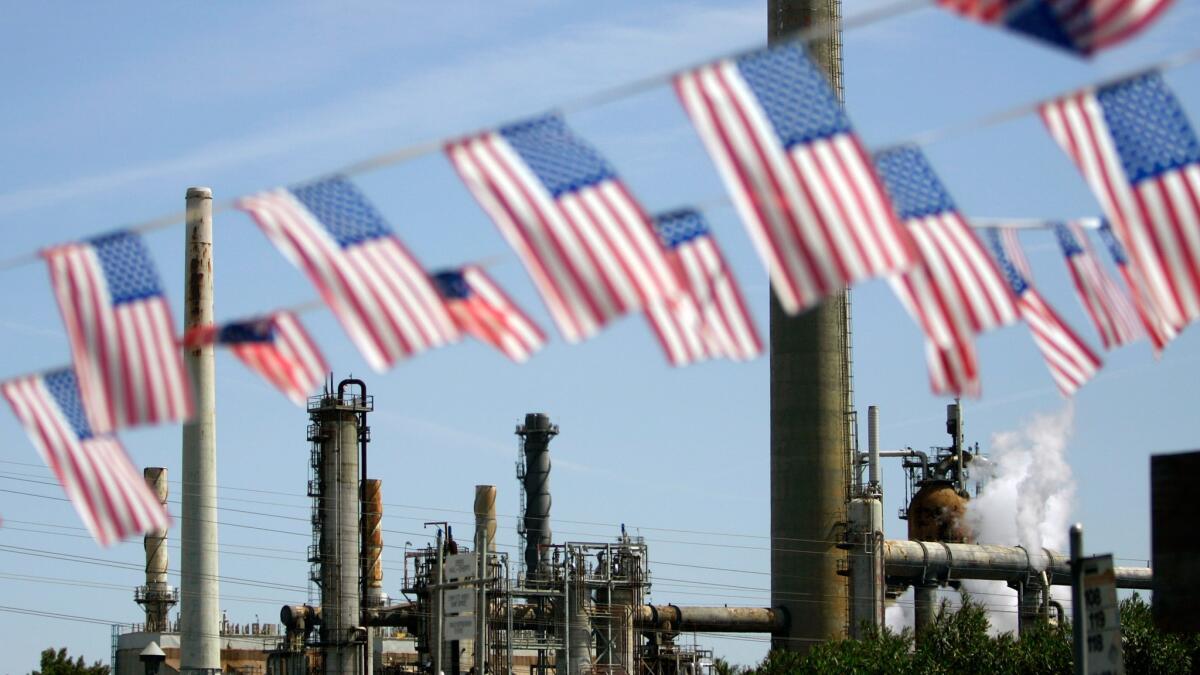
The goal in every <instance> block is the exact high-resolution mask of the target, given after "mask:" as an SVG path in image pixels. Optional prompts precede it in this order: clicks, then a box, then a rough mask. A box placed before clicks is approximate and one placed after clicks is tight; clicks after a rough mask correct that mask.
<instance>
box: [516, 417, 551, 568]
mask: <svg viewBox="0 0 1200 675" xmlns="http://www.w3.org/2000/svg"><path fill="white" fill-rule="evenodd" d="M517 435H518V436H520V437H521V438H522V440H523V441H524V449H525V482H524V486H525V522H524V524H525V569H526V571H527V572H528V574H529V576H531V577H533V576H536V575H537V574H538V571H539V569H540V568H541V563H542V562H548V561H549V556H550V549H549V546H550V545H551V543H552V539H551V536H550V439H552V438H554V437H555V436H557V435H558V426H556V425H554V424H551V423H550V417H549V416H548V415H546V414H545V413H529V414H527V415H525V424H522V425H520V426H518V427H517Z"/></svg>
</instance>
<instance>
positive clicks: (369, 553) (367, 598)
mask: <svg viewBox="0 0 1200 675" xmlns="http://www.w3.org/2000/svg"><path fill="white" fill-rule="evenodd" d="M362 492H363V499H362V509H363V513H362V560H363V590H364V592H363V603H364V604H365V605H366V606H367V607H379V606H381V605H386V604H387V601H388V596H387V593H385V592H384V591H383V481H381V480H378V479H374V478H368V479H363V482H362Z"/></svg>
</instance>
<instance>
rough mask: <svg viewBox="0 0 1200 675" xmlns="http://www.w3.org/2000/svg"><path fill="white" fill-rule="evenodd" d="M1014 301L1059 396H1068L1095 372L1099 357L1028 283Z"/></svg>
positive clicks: (1098, 367)
mask: <svg viewBox="0 0 1200 675" xmlns="http://www.w3.org/2000/svg"><path fill="white" fill-rule="evenodd" d="M1018 304H1019V306H1020V308H1021V318H1022V319H1024V320H1025V324H1026V325H1027V326H1029V330H1030V332H1031V333H1032V334H1033V341H1034V344H1036V345H1037V348H1038V351H1040V352H1041V353H1042V358H1043V359H1045V360H1046V365H1047V366H1048V367H1049V368H1050V375H1051V376H1052V377H1053V378H1054V383H1055V384H1057V385H1058V390H1059V391H1061V392H1062V394H1063V396H1071V395H1072V394H1074V393H1075V391H1076V390H1077V389H1079V388H1080V387H1082V386H1083V385H1084V384H1086V383H1087V381H1088V380H1090V379H1092V377H1093V376H1095V374H1096V373H1097V372H1099V370H1100V365H1101V361H1100V357H1099V356H1097V355H1096V353H1095V352H1093V351H1092V349H1091V348H1090V347H1088V346H1087V343H1086V342H1084V341H1083V339H1082V338H1080V337H1079V335H1077V334H1076V333H1075V331H1074V330H1072V329H1071V327H1070V326H1068V325H1067V324H1066V322H1065V321H1063V320H1062V318H1061V317H1059V315H1058V312H1055V311H1054V310H1053V309H1052V308H1051V307H1050V306H1049V305H1047V304H1046V302H1045V301H1044V300H1042V296H1041V294H1040V293H1038V292H1037V291H1036V290H1035V289H1034V288H1033V287H1032V286H1031V287H1030V288H1029V289H1028V290H1026V291H1025V292H1024V293H1022V294H1021V298H1020V300H1019V301H1018Z"/></svg>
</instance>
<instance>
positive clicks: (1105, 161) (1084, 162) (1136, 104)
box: [1041, 72, 1200, 327]
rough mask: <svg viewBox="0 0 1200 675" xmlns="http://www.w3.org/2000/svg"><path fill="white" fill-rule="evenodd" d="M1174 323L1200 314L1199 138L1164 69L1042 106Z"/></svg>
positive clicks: (1054, 132) (1155, 298)
mask: <svg viewBox="0 0 1200 675" xmlns="http://www.w3.org/2000/svg"><path fill="white" fill-rule="evenodd" d="M1041 114H1042V119H1043V120H1044V121H1045V123H1046V126H1047V127H1049V129H1050V133H1051V134H1052V135H1053V136H1054V139H1055V140H1056V141H1058V144H1059V145H1060V146H1062V148H1063V149H1064V150H1065V151H1066V152H1067V154H1068V155H1070V156H1071V158H1072V159H1073V160H1074V161H1075V164H1076V165H1078V167H1079V169H1080V171H1081V172H1082V173H1083V176H1084V178H1085V179H1086V180H1087V182H1088V185H1090V186H1091V188H1092V192H1094V193H1095V194H1096V197H1097V198H1098V199H1099V200H1100V204H1101V205H1102V206H1103V207H1104V212H1105V214H1107V216H1108V219H1109V221H1111V222H1112V224H1113V229H1114V230H1115V232H1116V234H1117V239H1118V240H1119V241H1120V242H1121V244H1122V245H1123V246H1124V248H1125V250H1126V251H1128V252H1129V256H1130V262H1131V265H1132V267H1133V269H1135V270H1137V273H1138V274H1139V275H1141V277H1142V278H1143V279H1145V281H1146V287H1147V290H1148V295H1149V297H1150V298H1151V300H1152V302H1153V303H1154V304H1155V305H1157V306H1158V307H1159V309H1160V310H1161V312H1162V314H1163V316H1164V317H1165V318H1166V320H1167V321H1168V322H1170V324H1171V325H1173V326H1178V327H1182V326H1184V325H1186V324H1187V323H1190V322H1191V321H1194V320H1196V319H1197V318H1200V142H1197V140H1196V134H1195V133H1194V132H1193V131H1192V128H1191V125H1190V124H1188V120H1187V116H1186V115H1185V114H1184V111H1183V107H1182V106H1180V104H1179V101H1178V100H1177V99H1176V98H1175V95H1174V94H1172V93H1171V91H1170V89H1168V88H1167V85H1166V83H1165V82H1163V79H1162V76H1161V75H1160V74H1158V73H1157V72H1152V73H1147V74H1144V75H1139V76H1136V77H1133V78H1129V79H1126V80H1122V81H1121V82H1118V83H1116V84H1112V85H1108V86H1105V87H1100V88H1099V89H1085V90H1083V91H1081V92H1078V93H1075V94H1071V95H1069V96H1065V97H1063V98H1060V99H1058V100H1056V101H1052V102H1050V103H1047V104H1045V105H1043V106H1042V108H1041Z"/></svg>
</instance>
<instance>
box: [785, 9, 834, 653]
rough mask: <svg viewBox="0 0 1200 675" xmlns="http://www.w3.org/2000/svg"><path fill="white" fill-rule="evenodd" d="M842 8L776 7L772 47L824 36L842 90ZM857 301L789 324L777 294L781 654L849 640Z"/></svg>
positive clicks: (826, 64) (822, 47)
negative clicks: (853, 318)
mask: <svg viewBox="0 0 1200 675" xmlns="http://www.w3.org/2000/svg"><path fill="white" fill-rule="evenodd" d="M839 4H840V0H769V1H768V4H767V14H768V17H767V18H768V28H767V39H768V42H769V43H778V42H779V41H781V40H783V39H786V37H787V36H788V35H789V34H792V33H794V32H796V31H797V30H801V29H816V30H821V27H825V29H824V30H822V32H823V33H824V34H823V35H819V36H814V38H813V39H810V40H809V41H808V42H807V47H808V50H809V55H810V56H811V57H812V58H813V60H814V61H815V62H816V63H817V65H818V66H820V67H821V68H823V69H824V70H825V71H826V72H827V73H828V74H829V76H830V80H831V82H832V83H833V85H834V90H835V91H838V92H840V90H841V43H840V39H839V31H840V26H839ZM847 312H848V298H847V295H846V293H844V292H842V291H840V290H835V291H834V292H833V293H832V294H830V295H828V296H827V297H826V298H825V299H824V301H823V302H821V304H819V305H818V306H816V307H814V308H812V309H809V310H808V311H806V312H804V313H803V314H800V315H798V316H789V315H788V314H787V313H786V312H785V311H784V310H783V308H782V307H781V306H780V304H779V301H778V300H777V299H776V296H775V294H774V293H772V294H771V337H770V344H771V349H770V354H771V604H772V605H773V606H775V607H782V608H783V609H784V610H785V611H786V613H787V616H788V618H789V621H788V622H787V626H788V628H787V629H785V630H783V631H781V632H779V633H777V634H776V636H775V641H774V647H776V648H778V649H796V650H803V649H806V648H808V647H809V646H812V645H815V644H817V643H819V642H820V641H824V640H828V639H830V638H836V637H843V636H844V635H845V629H846V623H847V619H848V608H847V603H846V600H847V599H846V594H847V589H846V585H847V584H846V580H845V578H843V577H841V576H839V575H838V568H839V565H840V563H841V561H842V554H841V551H840V550H839V549H838V548H837V543H838V540H839V539H841V536H840V535H841V526H842V524H843V523H844V522H845V520H846V509H845V502H846V498H847V495H846V485H848V478H849V477H848V475H847V465H848V463H849V458H848V456H847V455H848V451H849V448H848V445H847V435H846V430H847V423H848V415H849V409H850V401H849V398H850V381H849V375H850V360H849V341H850V336H849V333H848V330H847V327H848V314H847Z"/></svg>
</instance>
